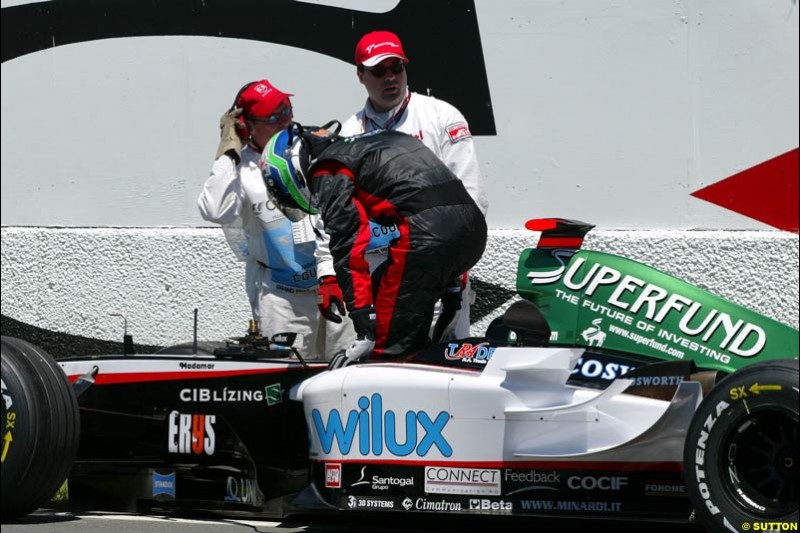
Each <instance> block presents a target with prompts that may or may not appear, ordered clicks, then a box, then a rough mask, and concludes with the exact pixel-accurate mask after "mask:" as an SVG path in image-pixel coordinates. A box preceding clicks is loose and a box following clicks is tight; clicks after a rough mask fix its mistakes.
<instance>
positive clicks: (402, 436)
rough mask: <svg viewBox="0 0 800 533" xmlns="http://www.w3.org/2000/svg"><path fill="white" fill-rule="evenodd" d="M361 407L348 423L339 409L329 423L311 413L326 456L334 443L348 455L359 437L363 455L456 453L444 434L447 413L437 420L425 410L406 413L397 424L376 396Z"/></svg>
mask: <svg viewBox="0 0 800 533" xmlns="http://www.w3.org/2000/svg"><path fill="white" fill-rule="evenodd" d="M358 407H359V409H358V410H356V409H351V410H350V412H349V413H347V419H346V421H343V420H342V415H341V413H340V412H339V410H338V409H331V410H330V411H329V412H328V419H327V422H326V421H324V420H323V418H322V413H321V412H320V410H319V409H314V410H313V411H312V413H311V418H312V421H313V426H314V430H315V432H316V434H317V436H318V437H319V442H320V445H321V446H322V451H323V452H324V453H326V454H328V453H331V450H332V449H333V446H334V443H335V444H336V447H337V449H338V451H339V452H340V453H341V454H342V455H347V454H349V453H350V449H351V448H352V446H353V442H354V441H355V440H356V434H358V452H359V453H360V454H361V455H368V454H370V453H371V454H373V455H383V453H384V449H385V450H386V452H388V453H389V454H391V455H396V456H399V457H404V456H407V455H411V454H412V453H413V454H415V455H418V456H420V457H424V456H425V455H427V454H428V453H430V451H431V449H432V448H434V447H435V448H436V449H437V450H439V453H441V454H442V455H443V456H445V457H450V456H451V455H452V454H453V448H452V447H451V446H450V443H449V442H447V439H446V438H445V437H444V435H443V434H442V432H443V431H444V428H445V426H446V425H447V423H448V422H449V421H450V413H448V412H447V411H441V412H440V413H439V414H437V415H436V417H435V418H431V416H430V415H429V414H428V413H426V412H425V411H406V413H405V416H404V417H403V419H404V420H403V421H401V422H398V420H397V415H396V414H395V412H394V411H392V410H387V411H386V412H384V410H383V398H382V397H381V395H380V394H377V393H376V394H373V395H372V396H371V397H370V398H367V397H366V396H362V397H360V398H359V399H358Z"/></svg>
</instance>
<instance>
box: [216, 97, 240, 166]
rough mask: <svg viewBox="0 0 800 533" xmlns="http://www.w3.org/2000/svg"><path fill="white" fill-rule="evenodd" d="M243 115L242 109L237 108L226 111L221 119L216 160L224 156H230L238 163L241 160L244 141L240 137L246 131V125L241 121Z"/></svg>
mask: <svg viewBox="0 0 800 533" xmlns="http://www.w3.org/2000/svg"><path fill="white" fill-rule="evenodd" d="M241 114H242V108H241V107H237V108H236V109H232V110H230V111H226V112H225V113H223V114H222V116H221V117H220V118H219V146H218V147H217V155H216V156H215V157H214V159H219V158H220V157H221V156H222V155H224V154H226V153H228V152H231V153H228V155H229V156H230V157H231V158H232V159H233V160H234V161H235V162H236V163H238V162H239V160H240V159H241V154H242V148H243V147H244V141H243V140H242V138H241V137H240V136H239V131H240V130H244V128H245V125H244V123H243V122H242V121H241V120H239V117H240V116H241Z"/></svg>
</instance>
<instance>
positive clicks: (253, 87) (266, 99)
mask: <svg viewBox="0 0 800 533" xmlns="http://www.w3.org/2000/svg"><path fill="white" fill-rule="evenodd" d="M290 96H294V95H293V94H289V93H285V92H283V91H280V90H279V89H277V88H276V87H275V86H274V85H272V84H271V83H270V82H269V81H267V80H261V81H254V82H253V83H251V84H250V85H248V86H247V87H246V88H245V89H244V90H243V91H242V92H241V94H239V97H238V98H237V99H236V107H241V108H242V109H243V110H244V113H243V114H244V115H245V116H248V117H268V116H270V115H271V114H272V112H273V111H275V109H276V108H277V107H278V106H279V105H281V102H283V101H284V100H286V99H287V98H289V97H290Z"/></svg>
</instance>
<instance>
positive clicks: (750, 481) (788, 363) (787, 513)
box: [684, 359, 800, 532]
mask: <svg viewBox="0 0 800 533" xmlns="http://www.w3.org/2000/svg"><path fill="white" fill-rule="evenodd" d="M799 422H800V417H798V361H797V360H796V359H794V360H776V361H765V362H762V363H757V364H754V365H752V366H749V367H746V368H743V369H742V370H739V371H738V372H735V373H733V374H732V375H730V376H728V377H727V378H725V379H724V380H722V381H721V382H720V383H719V384H718V385H717V386H716V387H714V389H713V390H712V391H711V393H710V394H709V395H708V396H707V397H706V398H705V399H704V400H703V403H702V404H700V407H699V408H698V410H697V412H696V413H695V416H694V418H693V420H692V423H691V425H690V426H689V431H688V434H687V438H686V446H685V449H684V467H685V477H686V485H687V490H688V492H689V496H690V498H691V500H692V503H693V505H694V508H695V510H696V512H697V516H698V517H699V518H700V521H701V522H702V523H703V525H705V526H706V527H707V528H709V529H710V530H711V531H719V532H722V531H725V532H731V531H734V532H735V531H741V532H749V531H754V530H759V529H763V527H766V525H767V523H784V524H797V519H798V494H799V493H798V428H800V426H799V425H798V423H799ZM756 524H757V525H756Z"/></svg>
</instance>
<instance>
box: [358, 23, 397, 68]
mask: <svg viewBox="0 0 800 533" xmlns="http://www.w3.org/2000/svg"><path fill="white" fill-rule="evenodd" d="M390 57H399V58H400V59H402V60H403V61H405V62H408V58H407V57H406V53H405V52H403V43H401V42H400V37H398V36H397V35H395V34H394V33H392V32H390V31H372V32H369V33H367V34H366V35H364V36H363V37H362V38H361V40H359V41H358V44H357V45H356V65H364V66H365V67H374V66H375V65H377V64H378V63H380V62H381V61H383V60H384V59H389V58H390Z"/></svg>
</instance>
